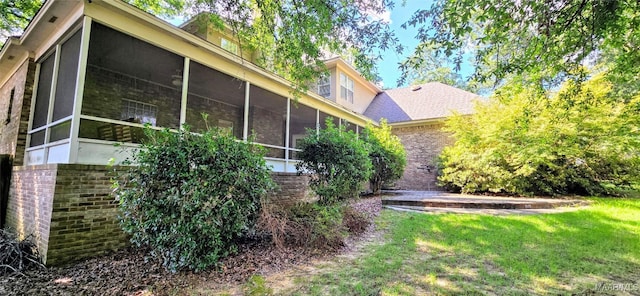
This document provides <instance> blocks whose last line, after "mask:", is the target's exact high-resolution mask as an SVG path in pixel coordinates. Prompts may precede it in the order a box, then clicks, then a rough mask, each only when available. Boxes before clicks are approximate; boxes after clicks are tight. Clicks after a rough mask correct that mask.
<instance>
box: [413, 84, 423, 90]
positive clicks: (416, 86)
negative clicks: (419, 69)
mask: <svg viewBox="0 0 640 296" xmlns="http://www.w3.org/2000/svg"><path fill="white" fill-rule="evenodd" d="M421 89H422V86H420V85H414V86H412V87H411V90H412V91H419V90H421Z"/></svg>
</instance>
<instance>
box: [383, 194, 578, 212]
mask: <svg viewBox="0 0 640 296" xmlns="http://www.w3.org/2000/svg"><path fill="white" fill-rule="evenodd" d="M382 205H383V206H408V207H423V208H461V209H500V210H529V209H554V208H558V207H576V206H584V205H588V202H587V201H583V200H564V199H558V200H554V199H536V198H502V197H476V196H463V195H453V194H446V195H445V196H434V195H431V196H429V195H425V196H420V195H406V196H405V195H396V196H393V197H387V198H383V199H382Z"/></svg>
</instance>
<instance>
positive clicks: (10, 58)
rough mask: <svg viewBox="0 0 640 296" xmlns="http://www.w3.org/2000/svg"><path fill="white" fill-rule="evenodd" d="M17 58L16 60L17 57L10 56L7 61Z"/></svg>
mask: <svg viewBox="0 0 640 296" xmlns="http://www.w3.org/2000/svg"><path fill="white" fill-rule="evenodd" d="M15 58H16V57H15V56H12V55H10V56H9V57H8V58H7V59H8V60H13V59H15Z"/></svg>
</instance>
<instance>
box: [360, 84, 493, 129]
mask: <svg viewBox="0 0 640 296" xmlns="http://www.w3.org/2000/svg"><path fill="white" fill-rule="evenodd" d="M477 100H480V101H482V100H483V98H482V97H480V96H478V95H476V94H474V93H470V92H468V91H465V90H461V89H459V88H455V87H452V86H449V85H446V84H443V83H439V82H429V83H425V84H422V85H419V86H410V87H403V88H396V89H390V90H386V91H384V92H382V93H380V94H378V95H377V96H376V97H375V98H374V99H373V101H372V102H371V104H370V105H369V107H367V110H365V112H364V115H365V116H367V117H369V118H371V119H373V120H375V121H380V118H383V117H384V118H386V119H387V120H388V121H389V122H390V123H391V122H401V121H409V120H423V119H432V118H442V117H447V116H450V115H451V114H452V112H453V111H455V112H458V113H460V114H471V113H473V112H474V110H473V106H474V101H477Z"/></svg>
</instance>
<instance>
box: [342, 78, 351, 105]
mask: <svg viewBox="0 0 640 296" xmlns="http://www.w3.org/2000/svg"><path fill="white" fill-rule="evenodd" d="M340 97H342V99H344V100H346V101H347V102H349V103H353V80H352V79H351V78H349V77H347V75H344V74H343V73H340Z"/></svg>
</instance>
